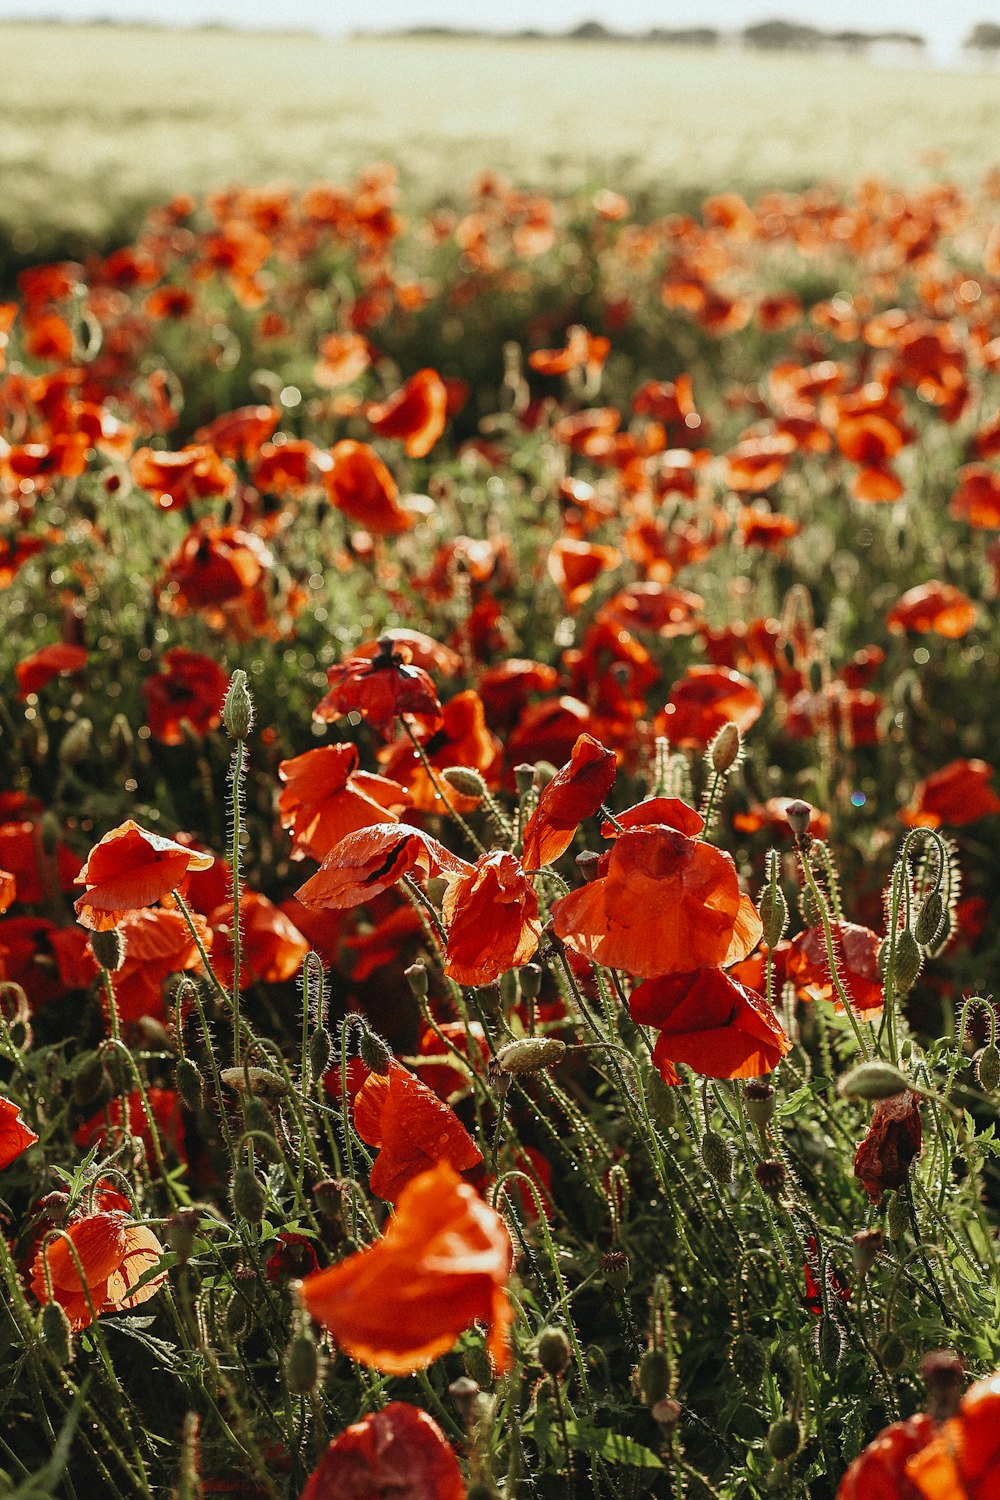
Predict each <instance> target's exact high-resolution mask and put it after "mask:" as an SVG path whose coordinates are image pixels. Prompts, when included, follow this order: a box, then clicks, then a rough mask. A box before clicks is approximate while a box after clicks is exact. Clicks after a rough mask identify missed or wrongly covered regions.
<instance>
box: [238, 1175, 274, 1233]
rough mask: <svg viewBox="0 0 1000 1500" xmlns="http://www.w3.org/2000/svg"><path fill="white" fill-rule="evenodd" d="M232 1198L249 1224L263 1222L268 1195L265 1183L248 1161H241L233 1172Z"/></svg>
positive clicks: (240, 1214)
mask: <svg viewBox="0 0 1000 1500" xmlns="http://www.w3.org/2000/svg"><path fill="white" fill-rule="evenodd" d="M232 1199H233V1208H234V1209H235V1210H236V1212H237V1213H238V1214H239V1216H240V1218H242V1219H246V1221H247V1223H249V1224H259V1223H260V1222H261V1220H262V1219H263V1217H264V1209H265V1207H266V1205H267V1195H266V1193H265V1192H264V1184H263V1183H262V1182H261V1180H260V1178H259V1177H258V1176H257V1174H256V1172H255V1171H254V1169H253V1167H251V1166H250V1165H249V1164H248V1163H247V1162H241V1163H240V1165H239V1166H238V1167H237V1168H236V1171H235V1172H234V1173H233V1188H232Z"/></svg>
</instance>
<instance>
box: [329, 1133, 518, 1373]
mask: <svg viewBox="0 0 1000 1500" xmlns="http://www.w3.org/2000/svg"><path fill="white" fill-rule="evenodd" d="M512 1259H513V1248H512V1246H511V1242H510V1235H509V1234H508V1233H507V1227H506V1225H505V1224H504V1222H503V1219H502V1218H501V1217H500V1215H499V1214H498V1213H497V1212H496V1210H495V1209H492V1208H490V1206H489V1205H488V1204H487V1203H484V1202H483V1201H482V1199H481V1198H480V1197H479V1196H478V1194H477V1193H476V1191H475V1189H474V1188H471V1187H469V1186H467V1184H465V1183H463V1182H462V1181H461V1179H460V1178H459V1176H458V1173H457V1172H456V1171H455V1170H454V1168H452V1167H450V1166H448V1165H447V1164H446V1163H443V1162H442V1163H440V1164H439V1165H438V1166H436V1167H435V1168H434V1169H433V1171H430V1172H424V1173H423V1174H422V1175H421V1176H420V1177H417V1178H415V1179H414V1180H413V1182H411V1183H409V1184H408V1186H407V1187H405V1188H404V1189H403V1191H402V1193H401V1194H400V1198H399V1204H398V1206H397V1209H396V1213H395V1215H394V1216H393V1218H392V1219H391V1220H390V1221H389V1225H388V1228H387V1229H386V1231H385V1234H384V1235H383V1236H382V1238H381V1239H380V1240H376V1242H375V1244H373V1245H370V1246H369V1247H368V1249H367V1250H362V1251H360V1252H359V1253H358V1254H357V1255H350V1256H348V1257H347V1259H346V1260H342V1261H341V1262H340V1263H339V1264H338V1265H336V1266H331V1267H329V1268H328V1269H327V1270H325V1271H319V1272H318V1273H317V1274H316V1275H315V1276H307V1277H306V1279H305V1281H304V1282H303V1283H302V1300H303V1302H304V1304H305V1306H306V1308H307V1310H308V1311H309V1313H310V1314H311V1315H312V1317H314V1318H315V1319H316V1321H317V1322H318V1323H322V1324H323V1326H324V1327H325V1328H328V1329H329V1330H330V1332H331V1333H332V1334H333V1337H334V1338H335V1339H336V1341H337V1343H338V1344H339V1345H340V1346H341V1348H342V1349H344V1350H345V1351H346V1352H347V1353H348V1354H349V1355H350V1356H351V1358H352V1359H356V1360H358V1361H359V1362H360V1363H361V1364H365V1365H369V1366H371V1367H372V1368H373V1369H376V1370H381V1371H382V1372H383V1373H384V1374H386V1375H412V1374H413V1373H414V1372H415V1371H417V1370H422V1369H423V1368H424V1367H425V1366H426V1365H429V1364H431V1362H432V1361H433V1360H435V1359H437V1358H438V1357H439V1356H440V1355H442V1354H445V1353H447V1351H448V1350H449V1349H451V1348H452V1346H453V1345H454V1343H455V1341H456V1340H457V1339H458V1338H459V1336H460V1335H461V1334H462V1333H464V1332H465V1330H466V1329H467V1328H469V1327H471V1326H472V1324H473V1323H476V1322H480V1323H485V1324H486V1326H487V1330H488V1332H487V1338H486V1347H487V1350H488V1352H489V1355H490V1358H491V1359H492V1361H493V1364H494V1365H495V1367H496V1368H497V1369H498V1370H499V1371H500V1372H504V1371H506V1370H508V1369H509V1368H510V1350H509V1348H508V1342H507V1333H508V1329H509V1327H510V1324H511V1321H512V1318H513V1312H512V1309H511V1306H510V1303H509V1301H508V1299H507V1294H506V1291H505V1287H506V1285H507V1278H508V1276H509V1275H510V1267H511V1261H512Z"/></svg>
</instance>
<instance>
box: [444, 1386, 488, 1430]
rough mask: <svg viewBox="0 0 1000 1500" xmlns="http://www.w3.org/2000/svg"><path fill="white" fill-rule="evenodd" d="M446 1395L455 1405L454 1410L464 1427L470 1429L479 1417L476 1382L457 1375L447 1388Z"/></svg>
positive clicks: (478, 1392)
mask: <svg viewBox="0 0 1000 1500" xmlns="http://www.w3.org/2000/svg"><path fill="white" fill-rule="evenodd" d="M448 1394H449V1396H450V1397H451V1399H452V1400H453V1401H454V1403H455V1409H456V1411H457V1412H458V1415H459V1416H460V1417H461V1419H462V1421H463V1423H464V1425H465V1426H466V1427H471V1426H472V1425H473V1423H474V1422H475V1421H476V1418H477V1417H478V1416H479V1412H480V1408H481V1406H482V1402H481V1400H480V1388H479V1381H478V1380H470V1378H469V1376H468V1375H459V1377H458V1379H457V1380H453V1381H452V1382H451V1385H450V1386H449V1387H448Z"/></svg>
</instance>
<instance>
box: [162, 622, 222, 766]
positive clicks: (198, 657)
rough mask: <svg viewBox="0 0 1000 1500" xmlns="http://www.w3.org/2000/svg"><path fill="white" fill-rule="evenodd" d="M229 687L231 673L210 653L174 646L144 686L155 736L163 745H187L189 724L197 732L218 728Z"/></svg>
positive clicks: (207, 731) (206, 732)
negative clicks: (213, 658) (207, 654)
mask: <svg viewBox="0 0 1000 1500" xmlns="http://www.w3.org/2000/svg"><path fill="white" fill-rule="evenodd" d="M228 688H229V677H228V675H227V673H226V672H225V671H224V670H223V669H222V667H220V666H219V664H218V662H215V661H213V660H212V658H211V657H210V656H203V655H202V653H201V652H200V651H189V650H188V649H187V647H186V646H171V648H170V650H169V651H165V652H164V653H163V662H162V664H161V667H160V670H159V671H158V672H154V673H153V674H152V675H151V676H149V677H147V678H146V681H145V682H144V683H143V685H142V696H143V697H144V698H145V700H146V718H147V722H148V723H149V730H150V733H151V734H152V736H153V739H154V740H159V742H160V744H161V745H183V743H184V730H185V725H186V726H188V728H189V729H190V730H193V731H194V733H195V734H208V733H209V731H210V730H212V729H218V727H219V725H220V724H221V723H222V704H223V701H224V699H225V696H226V692H227V690H228Z"/></svg>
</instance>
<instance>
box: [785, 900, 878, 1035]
mask: <svg viewBox="0 0 1000 1500" xmlns="http://www.w3.org/2000/svg"><path fill="white" fill-rule="evenodd" d="M830 929H831V931H832V933H833V939H834V943H835V944H836V950H837V970H838V972H839V974H840V977H841V980H842V981H843V984H844V988H845V990H846V991H847V994H848V996H849V997H850V1000H851V1005H852V1007H853V1009H854V1013H855V1015H857V1016H860V1017H861V1019H862V1020H872V1019H873V1018H877V1017H878V1014H879V1012H880V1011H881V1009H882V1006H883V1004H884V1003H885V994H884V991H883V988H882V976H881V975H880V974H879V971H878V950H879V946H880V942H881V940H880V938H879V937H878V934H877V933H874V932H872V930H871V928H870V927H862V926H860V925H859V924H858V923H857V922H831V923H830ZM787 974H788V978H789V979H790V980H791V981H792V983H793V984H794V985H795V987H796V989H797V990H799V992H800V993H801V994H803V995H804V996H806V997H807V998H808V999H810V1000H832V1001H833V1007H834V1010H837V1011H842V1010H843V1009H844V1006H843V1003H842V1001H841V1000H840V997H839V996H838V994H837V991H836V989H835V988H834V984H833V979H832V978H831V976H830V965H829V962H828V959H827V953H826V938H825V935H824V932H823V929H822V927H807V928H806V929H805V931H804V932H800V933H799V934H798V936H797V937H794V938H792V941H791V948H790V950H789V954H788V967H787Z"/></svg>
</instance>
